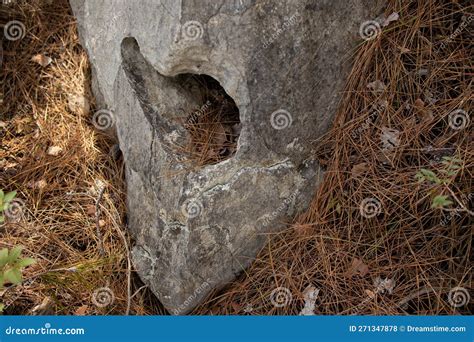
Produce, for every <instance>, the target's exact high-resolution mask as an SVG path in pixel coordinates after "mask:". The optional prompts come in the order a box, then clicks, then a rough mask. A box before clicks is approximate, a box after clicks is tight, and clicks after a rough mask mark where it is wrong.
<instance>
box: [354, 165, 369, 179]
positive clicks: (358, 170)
mask: <svg viewBox="0 0 474 342" xmlns="http://www.w3.org/2000/svg"><path fill="white" fill-rule="evenodd" d="M367 170H369V165H368V164H367V163H360V164H357V165H354V167H353V168H352V171H351V173H352V177H357V176H359V175H361V174H363V173H364V172H365V171H367Z"/></svg>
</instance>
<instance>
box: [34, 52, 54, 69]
mask: <svg viewBox="0 0 474 342" xmlns="http://www.w3.org/2000/svg"><path fill="white" fill-rule="evenodd" d="M31 60H32V61H33V62H35V63H38V64H39V65H41V66H42V67H43V68H44V67H47V66H48V65H50V64H51V62H52V61H53V60H52V59H51V57H48V56H45V55H42V54H38V55H35V56H33V57H32V58H31Z"/></svg>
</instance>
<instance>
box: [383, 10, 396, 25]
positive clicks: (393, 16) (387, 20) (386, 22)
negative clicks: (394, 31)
mask: <svg viewBox="0 0 474 342" xmlns="http://www.w3.org/2000/svg"><path fill="white" fill-rule="evenodd" d="M399 18H400V16H399V15H398V13H397V12H393V13H392V14H390V15H389V16H388V17H387V18H385V19H384V20H383V22H382V26H383V27H385V26H388V25H390V23H391V22H392V21H397V20H398V19H399Z"/></svg>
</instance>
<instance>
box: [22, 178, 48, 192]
mask: <svg viewBox="0 0 474 342" xmlns="http://www.w3.org/2000/svg"><path fill="white" fill-rule="evenodd" d="M27 185H28V188H30V189H39V190H41V189H44V188H45V187H46V185H48V183H47V182H46V181H45V180H44V179H41V180H39V181H31V182H29V183H28V184H27Z"/></svg>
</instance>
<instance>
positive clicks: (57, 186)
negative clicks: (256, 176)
mask: <svg viewBox="0 0 474 342" xmlns="http://www.w3.org/2000/svg"><path fill="white" fill-rule="evenodd" d="M473 10H474V6H472V5H470V4H469V1H454V0H452V1H434V0H428V1H395V0H392V1H389V4H388V6H387V9H386V11H385V15H386V16H387V17H388V16H389V15H390V14H391V13H396V14H397V16H398V19H396V20H394V21H393V22H392V23H390V25H388V26H387V27H380V32H377V34H376V35H375V36H374V37H373V39H368V40H363V39H361V42H360V45H359V46H358V48H357V50H356V51H354V53H353V58H352V61H353V69H352V71H351V74H350V76H349V78H348V80H347V85H346V90H345V91H344V93H343V94H342V95H341V101H340V105H339V110H338V113H337V116H336V119H335V121H334V126H333V128H332V129H331V131H330V132H328V133H327V134H326V136H325V137H324V138H323V139H321V140H320V141H316V142H314V144H315V145H316V146H317V147H318V148H317V150H318V151H319V152H318V156H317V157H318V159H319V161H320V163H321V164H322V165H323V166H324V168H325V169H326V173H325V176H324V180H323V182H322V184H321V185H320V186H319V187H318V189H315V196H314V200H313V202H312V205H311V207H310V209H308V210H307V212H305V213H304V214H303V215H301V216H299V217H297V218H295V220H294V222H292V223H291V224H289V225H288V228H287V229H286V230H285V231H283V232H282V233H280V234H275V235H273V236H271V237H269V240H268V244H267V245H266V247H265V248H263V249H262V251H261V252H260V254H259V255H258V257H257V260H256V261H255V262H254V263H253V265H252V266H251V267H250V268H249V269H248V270H247V271H246V272H244V274H242V275H241V276H240V277H239V278H238V279H237V280H235V282H233V283H232V284H229V285H228V286H226V287H225V288H224V289H221V290H219V291H215V292H213V293H212V294H211V295H210V296H209V298H208V299H207V300H206V302H205V303H204V304H203V305H201V306H200V307H198V308H196V309H195V310H194V312H193V313H194V314H238V315H240V314H246V315H260V314H265V315H266V314H270V315H274V314H278V315H295V314H299V313H300V312H301V310H302V309H303V307H305V306H306V307H308V306H309V307H312V308H311V310H310V311H312V312H314V313H316V314H333V315H334V314H378V315H380V314H417V315H421V314H423V315H427V314H429V315H438V314H468V313H471V314H472V312H473V302H472V300H471V298H472V297H471V295H472V241H473V239H472V237H473V236H472V235H473V225H472V216H473V212H472V204H473V202H474V201H473V200H474V186H473V171H474V169H473V167H474V155H473V154H474V149H473V142H474V141H473V140H474V139H473V138H474V134H473V125H472V122H471V117H470V113H471V112H472V108H473V106H472V105H473V96H472V95H473V94H472V85H473V78H472V76H473V74H474V69H473V63H474V59H473V49H474V48H473V44H472V29H473V25H474V20H473V19H474V11H473ZM14 21H17V23H18V22H20V23H21V25H20V26H19V28H20V35H19V36H18V35H16V34H17V33H15V32H14V31H13V30H12V31H11V32H10V31H7V28H8V26H9V25H10V26H11V25H12V22H14ZM0 27H1V28H2V30H3V31H4V35H3V36H2V40H1V44H2V45H0V48H1V49H0V65H1V71H0V79H1V81H2V82H1V84H0V91H1V93H0V104H1V108H0V139H1V141H0V189H2V190H3V191H5V192H11V191H16V192H17V195H16V197H15V199H14V200H13V201H12V205H11V208H10V209H9V212H6V213H5V222H4V223H3V224H1V225H0V249H1V248H5V247H6V248H9V249H11V248H13V247H14V246H23V255H24V256H28V257H31V258H34V259H35V260H36V263H35V264H33V265H31V266H29V267H27V268H25V269H24V271H23V281H22V283H20V284H17V285H10V286H6V287H5V288H3V290H2V286H1V285H2V284H0V303H4V305H5V309H4V313H5V314H45V313H49V314H66V315H90V314H100V315H106V314H126V313H130V314H136V315H148V314H165V313H166V312H165V311H164V310H163V308H162V307H161V305H160V303H159V302H158V301H157V300H156V298H155V297H154V296H153V295H152V293H151V291H150V290H149V289H148V288H147V287H146V286H143V284H142V283H141V282H140V280H139V279H138V276H137V275H136V274H135V272H134V270H133V268H132V266H131V265H130V260H129V247H130V246H131V245H132V244H133V241H131V239H130V238H129V236H128V234H127V230H126V227H125V224H124V222H125V209H126V208H125V185H124V168H123V161H122V159H121V158H120V156H118V157H117V154H116V153H114V148H113V146H114V144H115V141H114V138H113V137H110V136H108V135H107V134H104V132H102V131H100V130H98V129H96V128H95V127H94V125H93V124H92V116H93V114H94V112H95V111H96V110H97V109H98V108H96V105H95V100H94V97H93V96H92V93H91V90H90V68H89V62H88V59H87V55H86V53H85V51H84V50H83V48H82V47H81V45H80V43H79V40H78V36H77V29H76V22H75V20H74V17H73V16H72V14H71V10H70V8H69V5H68V2H67V1H66V0H55V1H48V0H42V1H39V0H34V1H23V0H21V1H11V3H9V4H5V5H2V6H1V9H0ZM275 301H277V302H278V305H275Z"/></svg>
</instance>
